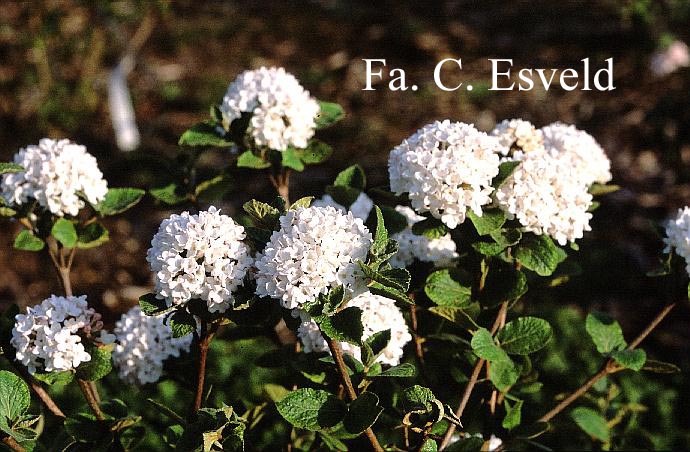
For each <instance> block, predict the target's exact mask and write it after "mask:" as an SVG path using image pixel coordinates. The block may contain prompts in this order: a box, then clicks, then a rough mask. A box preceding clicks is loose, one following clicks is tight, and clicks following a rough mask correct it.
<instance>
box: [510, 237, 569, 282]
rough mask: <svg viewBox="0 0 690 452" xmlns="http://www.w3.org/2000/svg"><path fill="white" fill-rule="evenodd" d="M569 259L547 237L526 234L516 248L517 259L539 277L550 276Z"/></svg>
mask: <svg viewBox="0 0 690 452" xmlns="http://www.w3.org/2000/svg"><path fill="white" fill-rule="evenodd" d="M566 257H568V255H567V254H566V252H565V251H563V250H562V249H561V248H559V247H557V246H556V244H554V243H553V240H551V238H550V237H549V236H547V235H534V234H525V235H524V236H523V237H522V240H521V241H520V243H518V244H517V245H516V246H515V258H516V259H517V260H518V262H520V263H521V264H522V265H524V266H525V268H528V269H530V270H532V271H533V272H536V273H537V274H538V275H539V276H549V275H551V274H552V273H553V272H554V271H555V270H556V267H558V264H560V263H561V262H563V261H564V260H565V258H566Z"/></svg>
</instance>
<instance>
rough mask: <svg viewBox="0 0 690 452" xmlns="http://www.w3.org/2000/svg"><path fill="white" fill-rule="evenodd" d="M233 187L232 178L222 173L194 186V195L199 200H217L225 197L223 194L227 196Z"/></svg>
mask: <svg viewBox="0 0 690 452" xmlns="http://www.w3.org/2000/svg"><path fill="white" fill-rule="evenodd" d="M231 187H232V184H231V182H230V178H229V177H227V176H225V175H224V174H220V175H218V176H216V177H214V178H211V179H208V180H205V181H203V182H201V183H200V184H199V185H197V186H196V188H194V196H196V199H197V200H198V201H204V202H211V201H216V200H220V199H223V196H225V194H226V193H227V192H228V191H229V190H230V188H231Z"/></svg>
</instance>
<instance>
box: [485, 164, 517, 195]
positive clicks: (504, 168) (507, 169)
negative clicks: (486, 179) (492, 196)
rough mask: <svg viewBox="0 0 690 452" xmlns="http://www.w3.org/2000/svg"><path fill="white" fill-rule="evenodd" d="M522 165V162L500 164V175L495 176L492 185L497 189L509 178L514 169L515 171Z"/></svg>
mask: <svg viewBox="0 0 690 452" xmlns="http://www.w3.org/2000/svg"><path fill="white" fill-rule="evenodd" d="M518 166H520V162H516V161H513V162H503V163H501V164H500V165H499V166H498V175H496V177H494V178H493V180H492V181H491V186H492V187H493V188H495V189H499V188H500V187H501V185H503V183H504V182H505V181H506V179H508V178H509V177H510V176H511V174H513V171H515V168H517V167H518Z"/></svg>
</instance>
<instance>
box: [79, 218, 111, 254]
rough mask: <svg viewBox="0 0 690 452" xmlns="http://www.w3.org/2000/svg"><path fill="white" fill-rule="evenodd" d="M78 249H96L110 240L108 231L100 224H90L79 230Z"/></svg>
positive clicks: (80, 227)
mask: <svg viewBox="0 0 690 452" xmlns="http://www.w3.org/2000/svg"><path fill="white" fill-rule="evenodd" d="M77 235H78V238H77V248H82V249H88V248H95V247H97V246H100V245H101V244H103V243H105V242H107V241H108V240H109V239H110V235H109V234H108V230H107V229H106V228H105V227H104V226H103V225H102V224H100V223H89V224H87V225H86V226H83V227H82V226H79V228H78V229H77Z"/></svg>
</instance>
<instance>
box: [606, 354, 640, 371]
mask: <svg viewBox="0 0 690 452" xmlns="http://www.w3.org/2000/svg"><path fill="white" fill-rule="evenodd" d="M611 357H612V358H613V359H614V360H615V361H616V362H617V363H618V364H620V365H621V366H623V367H625V368H626V369H631V370H634V371H638V370H640V369H642V367H643V366H644V364H645V361H647V354H646V353H645V351H644V350H640V349H636V350H616V351H614V352H613V353H611Z"/></svg>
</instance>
